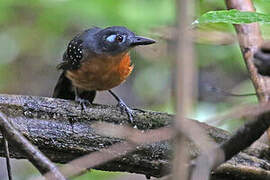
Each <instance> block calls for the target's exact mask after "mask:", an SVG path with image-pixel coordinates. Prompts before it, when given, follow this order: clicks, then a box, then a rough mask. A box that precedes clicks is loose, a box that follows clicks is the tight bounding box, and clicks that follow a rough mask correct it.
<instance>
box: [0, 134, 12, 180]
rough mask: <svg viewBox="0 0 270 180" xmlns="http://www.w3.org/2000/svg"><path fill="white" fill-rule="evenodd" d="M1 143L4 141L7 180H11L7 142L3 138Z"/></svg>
mask: <svg viewBox="0 0 270 180" xmlns="http://www.w3.org/2000/svg"><path fill="white" fill-rule="evenodd" d="M2 134H3V133H2ZM3 141H4V146H5V154H6V165H7V173H8V179H9V180H12V174H11V166H10V155H9V149H8V141H7V139H6V138H5V137H4V138H3Z"/></svg>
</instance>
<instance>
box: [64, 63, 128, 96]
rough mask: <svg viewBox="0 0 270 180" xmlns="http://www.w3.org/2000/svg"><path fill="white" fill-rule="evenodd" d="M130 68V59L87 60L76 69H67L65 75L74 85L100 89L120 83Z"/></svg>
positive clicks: (110, 87)
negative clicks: (118, 60)
mask: <svg viewBox="0 0 270 180" xmlns="http://www.w3.org/2000/svg"><path fill="white" fill-rule="evenodd" d="M132 70H133V66H130V60H129V62H127V60H125V59H123V60H122V61H120V62H118V63H110V62H106V63H104V62H102V61H101V62H99V61H97V62H95V61H88V62H84V63H83V64H82V65H81V67H80V68H79V69H77V70H72V71H67V72H66V76H67V77H68V78H69V79H70V80H71V81H72V84H73V86H75V87H78V88H81V89H85V90H99V91H102V90H109V89H112V88H114V87H115V86H118V85H120V84H121V83H122V82H123V81H125V80H126V78H127V77H128V76H129V75H130V73H131V72H132Z"/></svg>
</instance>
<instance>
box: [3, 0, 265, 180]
mask: <svg viewBox="0 0 270 180" xmlns="http://www.w3.org/2000/svg"><path fill="white" fill-rule="evenodd" d="M253 2H254V4H255V6H256V9H257V11H258V12H260V13H264V14H270V1H269V0H254V1H253ZM195 5H196V6H195V7H196V14H195V17H194V20H195V19H197V18H199V17H200V16H201V15H202V14H204V13H207V12H209V11H215V10H225V9H226V7H225V3H224V1H216V0H197V1H196V4H195ZM175 14H176V9H175V1H174V0H91V1H89V0H46V1H45V0H25V1H21V0H1V2H0V92H1V93H9V94H26V95H38V96H50V95H51V92H52V89H53V87H54V85H55V83H56V80H57V77H58V74H59V72H57V71H56V69H55V66H56V65H57V64H58V63H59V62H60V61H61V56H62V54H63V52H64V50H65V47H66V44H67V43H68V42H69V40H70V39H71V38H72V37H73V36H74V35H75V34H76V33H78V32H80V31H82V30H83V29H86V28H89V27H91V26H100V27H107V26H112V25H121V26H126V27H128V28H129V29H131V30H133V31H135V32H136V33H137V34H140V35H145V36H149V37H151V38H154V39H156V40H158V44H157V45H154V46H153V47H150V46H149V47H145V48H138V49H137V50H135V51H132V53H131V54H132V59H133V61H134V64H135V65H136V66H135V71H134V73H133V74H132V76H131V77H130V79H129V80H128V81H127V82H126V83H125V84H123V85H121V86H120V87H119V88H116V91H117V92H119V93H121V94H122V96H123V99H125V100H127V102H128V104H130V105H131V106H132V107H134V106H135V107H137V108H146V109H152V110H158V111H165V112H170V113H172V112H174V109H173V103H174V96H173V94H174V93H173V90H172V87H174V83H173V82H174V78H173V76H174V64H173V51H174V48H175V39H176V37H175V36H174V35H173V30H172V28H173V27H174V26H175V22H176V19H175V17H176V15H175ZM223 16H224V21H225V20H228V19H227V16H226V14H223ZM215 18H216V17H215ZM215 18H214V19H215ZM204 20H205V19H204ZM207 20H209V17H206V22H207ZM209 21H210V20H209ZM224 21H222V20H221V21H219V23H215V24H213V23H211V24H210V23H208V22H207V23H204V24H201V25H199V26H196V28H195V29H196V30H197V31H201V32H210V33H207V35H206V37H204V38H205V39H209V38H208V37H207V36H209V37H211V38H213V37H212V36H213V34H212V33H211V32H214V31H218V32H223V33H227V34H230V35H233V34H235V33H234V29H233V26H232V25H231V24H224V23H221V22H224ZM261 27H262V34H263V36H264V38H266V39H269V37H270V26H269V25H267V24H263V25H262V26H261ZM216 38H217V39H218V37H216ZM198 39H199V40H198ZM198 39H197V40H196V43H195V47H196V57H197V61H196V62H197V66H198V69H199V83H198V88H199V91H198V92H199V95H198V97H199V101H198V102H197V103H195V104H194V105H195V108H194V111H193V113H192V114H191V115H190V117H193V118H196V119H200V120H202V121H203V120H204V119H206V118H207V117H209V116H213V115H216V114H218V113H220V112H223V111H225V110H229V109H231V108H232V107H237V106H239V105H240V104H242V103H249V102H256V98H255V97H251V98H238V99H237V98H228V97H225V96H222V95H220V94H218V93H214V92H211V91H207V90H205V89H207V87H208V85H209V84H210V86H216V87H220V88H223V89H227V90H229V91H236V92H242V93H246V92H252V91H254V90H253V88H252V85H251V82H250V80H249V79H248V75H247V72H246V68H245V64H244V62H243V60H242V56H241V53H240V50H239V47H238V44H237V43H229V44H226V45H224V44H222V43H215V44H213V43H209V42H207V41H204V40H201V39H203V37H199V38H198ZM225 40H226V39H225ZM218 42H219V41H218ZM101 94H102V93H101ZM104 99H105V100H104ZM108 99H109V97H108V98H107V96H106V95H104V93H103V94H102V95H101V96H100V98H99V99H98V102H101V103H107V102H108V103H112V102H111V101H110V100H108ZM241 123H242V122H241V121H239V120H232V121H227V122H225V123H224V124H223V125H222V127H224V128H227V129H229V130H233V129H235V128H236V127H237V126H239V125H240V124H241ZM18 164H20V163H18ZM18 166H19V165H18ZM22 166H24V165H22ZM25 167H28V166H25ZM16 172H17V173H16V179H23V178H25V179H28V178H30V177H32V176H33V174H34V175H35V174H37V172H36V171H34V172H33V168H32V167H29V168H23V169H21V170H17V171H16ZM115 176H120V174H119V173H116V174H115V173H107V172H101V171H92V172H91V173H87V174H86V175H84V176H81V177H78V178H76V180H82V179H96V180H105V179H111V178H112V177H115ZM0 179H2V178H1V177H0Z"/></svg>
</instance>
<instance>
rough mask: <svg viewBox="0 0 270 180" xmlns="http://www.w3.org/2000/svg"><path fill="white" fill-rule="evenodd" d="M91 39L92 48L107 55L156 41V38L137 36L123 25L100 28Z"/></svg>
mask: <svg viewBox="0 0 270 180" xmlns="http://www.w3.org/2000/svg"><path fill="white" fill-rule="evenodd" d="M91 39H92V41H91V46H92V48H91V49H92V50H94V51H95V52H96V53H97V54H107V55H117V54H120V53H123V52H126V51H128V50H129V49H130V48H132V47H135V46H138V45H148V44H153V43H155V41H154V40H152V39H149V38H145V37H141V36H136V35H135V34H134V33H133V32H132V31H130V30H128V29H127V28H125V27H121V26H112V27H108V28H105V29H100V30H98V31H96V33H95V34H94V35H93V37H92V38H91Z"/></svg>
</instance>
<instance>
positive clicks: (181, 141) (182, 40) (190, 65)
mask: <svg viewBox="0 0 270 180" xmlns="http://www.w3.org/2000/svg"><path fill="white" fill-rule="evenodd" d="M193 5H194V2H193V1H192V0H177V1H176V8H177V9H176V10H177V11H176V12H177V25H178V29H177V32H178V34H177V40H178V41H177V48H176V56H175V58H176V59H175V63H176V68H177V75H176V80H177V81H176V97H177V104H176V118H175V120H174V124H175V125H174V126H173V127H174V131H175V133H176V137H175V144H174V159H173V162H172V164H173V171H172V174H173V176H172V178H173V180H178V179H180V178H181V179H182V180H185V179H187V178H188V166H187V162H188V161H189V158H190V157H189V154H188V153H187V148H186V142H185V137H184V131H183V126H184V124H185V123H186V121H187V120H186V119H185V116H186V115H187V114H188V113H189V112H191V107H192V103H193V93H194V89H195V88H194V87H195V82H196V80H195V72H196V71H195V68H194V67H195V66H194V61H193V44H192V36H191V32H190V31H188V30H187V29H188V26H189V25H190V24H191V16H192V14H193V11H194V7H193Z"/></svg>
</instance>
